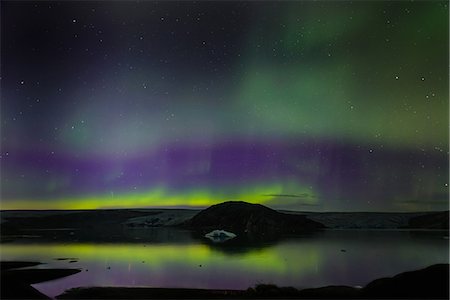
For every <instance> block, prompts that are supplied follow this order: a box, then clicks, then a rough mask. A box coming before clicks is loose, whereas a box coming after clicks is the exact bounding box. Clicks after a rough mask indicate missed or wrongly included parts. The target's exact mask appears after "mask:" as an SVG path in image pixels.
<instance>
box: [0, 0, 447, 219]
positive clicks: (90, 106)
mask: <svg viewBox="0 0 450 300" xmlns="http://www.w3.org/2000/svg"><path fill="white" fill-rule="evenodd" d="M1 8H2V9H1V17H2V18H1V25H2V26H1V47H2V51H1V62H2V64H1V74H2V76H1V83H2V89H1V101H2V102H1V154H0V155H1V156H0V161H1V173H2V174H1V190H0V192H1V193H0V195H1V200H2V201H1V206H2V209H50V208H58V209H73V208H108V207H123V208H126V207H156V206H157V207H160V206H164V207H172V206H207V205H211V204H214V203H218V202H222V201H226V200H244V201H249V202H254V203H263V204H266V205H269V206H271V207H274V208H288V209H297V210H318V211H328V210H349V211H351V210H367V211H415V210H442V209H448V181H449V180H448V179H449V178H448V134H449V132H448V129H449V127H448V124H449V120H448V111H449V107H448V99H449V89H448V81H449V77H448V64H449V62H448V47H449V46H448V45H449V40H448V3H447V2H440V1H433V2H406V1H398V2H384V1H378V2H347V1H340V2H309V1H305V2H185V1H182V2H152V1H99V2H96V1H87V2H64V1H61V2H53V1H45V2H13V1H2V3H1Z"/></svg>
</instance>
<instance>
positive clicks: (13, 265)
mask: <svg viewBox="0 0 450 300" xmlns="http://www.w3.org/2000/svg"><path fill="white" fill-rule="evenodd" d="M40 264H41V263H39V262H30V261H2V262H0V270H1V271H6V270H11V269H19V268H25V267H34V266H37V265H40Z"/></svg>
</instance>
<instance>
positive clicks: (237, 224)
mask: <svg viewBox="0 0 450 300" xmlns="http://www.w3.org/2000/svg"><path fill="white" fill-rule="evenodd" d="M186 225H187V226H188V227H190V228H193V229H199V230H202V231H210V230H213V229H217V228H222V229H223V230H227V231H231V232H235V233H237V234H238V235H239V234H249V235H259V236H264V235H273V234H279V233H299V232H305V231H311V230H317V229H322V228H325V226H324V225H322V224H321V223H319V222H315V221H312V220H309V219H307V218H306V217H305V216H302V215H294V214H285V213H280V212H277V211H276V210H273V209H270V208H268V207H266V206H263V205H260V204H250V203H246V202H241V201H230V202H224V203H221V204H217V205H213V206H211V207H209V208H207V209H205V210H203V211H201V212H199V213H198V214H197V215H195V216H194V217H193V218H192V219H191V220H190V221H188V222H187V223H186Z"/></svg>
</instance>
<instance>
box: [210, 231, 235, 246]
mask: <svg viewBox="0 0 450 300" xmlns="http://www.w3.org/2000/svg"><path fill="white" fill-rule="evenodd" d="M205 237H206V238H208V239H210V240H211V241H213V242H214V243H223V242H225V241H228V240H231V239H233V238H235V237H236V235H235V234H234V233H232V232H228V231H225V230H221V229H219V230H213V231H211V232H210V233H207V234H205Z"/></svg>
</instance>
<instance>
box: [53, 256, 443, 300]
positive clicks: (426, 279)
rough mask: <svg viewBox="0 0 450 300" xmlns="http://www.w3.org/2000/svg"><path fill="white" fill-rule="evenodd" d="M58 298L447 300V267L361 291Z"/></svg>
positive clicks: (91, 293)
mask: <svg viewBox="0 0 450 300" xmlns="http://www.w3.org/2000/svg"><path fill="white" fill-rule="evenodd" d="M56 298H57V299H152V298H160V299H194V298H203V299H205V298H211V299H218V298H220V299H242V298H244V299H273V298H296V299H448V298H449V264H437V265H432V266H430V267H428V268H425V269H421V270H417V271H411V272H405V273H401V274H398V275H396V276H394V277H391V278H382V279H377V280H374V281H372V282H371V283H369V284H367V285H366V286H365V287H363V288H354V287H349V286H327V287H321V288H312V289H304V290H298V289H295V288H292V287H277V286H275V285H258V286H256V287H255V288H249V289H247V290H244V291H240V290H205V289H177V288H173V289H164V288H127V287H90V288H74V289H70V290H68V291H66V292H65V293H63V294H61V295H59V296H57V297H56Z"/></svg>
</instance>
